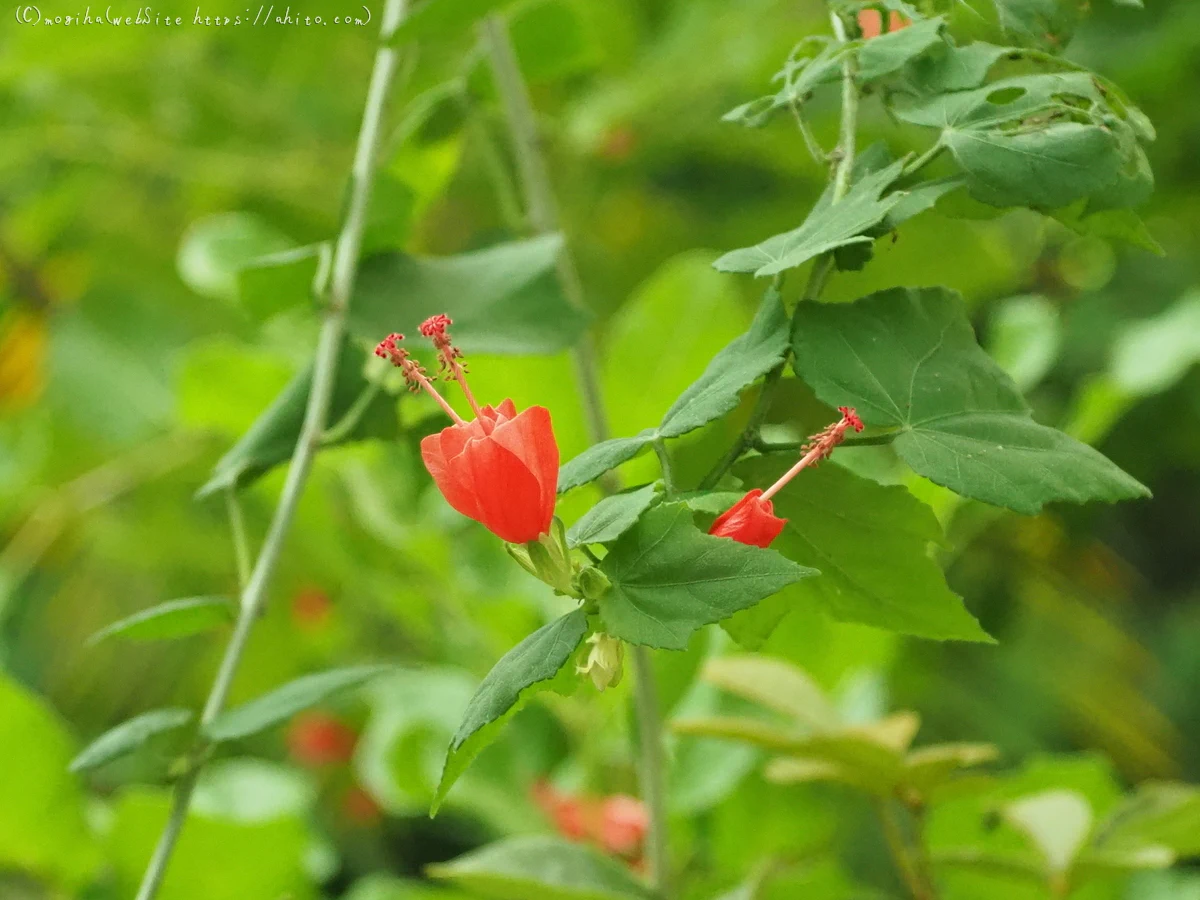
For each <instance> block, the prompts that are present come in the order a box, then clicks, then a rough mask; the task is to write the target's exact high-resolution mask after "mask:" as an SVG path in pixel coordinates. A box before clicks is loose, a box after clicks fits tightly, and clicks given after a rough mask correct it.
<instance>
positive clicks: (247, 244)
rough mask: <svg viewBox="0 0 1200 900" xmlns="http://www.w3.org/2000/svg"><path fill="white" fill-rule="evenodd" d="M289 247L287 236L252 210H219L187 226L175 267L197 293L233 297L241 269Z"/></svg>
mask: <svg viewBox="0 0 1200 900" xmlns="http://www.w3.org/2000/svg"><path fill="white" fill-rule="evenodd" d="M292 246H294V242H293V241H292V240H291V239H290V238H289V237H288V236H287V235H285V234H283V233H282V232H280V231H279V230H278V229H276V228H274V227H273V226H272V225H269V224H268V223H267V222H265V221H264V220H263V219H261V218H259V217H258V216H256V215H253V214H252V213H244V212H233V213H221V214H219V215H215V216H208V217H207V218H203V219H198V220H197V221H195V222H193V223H192V224H191V225H189V226H188V229H187V231H186V232H185V233H184V235H183V240H182V242H181V243H180V245H179V254H178V256H177V258H176V266H177V267H178V269H179V277H180V278H181V279H182V280H183V283H184V284H186V285H187V286H188V287H190V288H191V289H192V290H193V291H195V292H196V293H197V294H200V295H202V296H205V297H211V298H213V299H216V300H233V299H235V298H236V297H237V292H238V273H239V272H240V271H241V270H242V269H244V268H245V267H246V266H248V265H250V264H252V263H253V262H254V261H255V260H256V259H258V258H259V257H262V256H266V255H268V254H272V253H278V252H280V251H284V250H289V249H291V248H292Z"/></svg>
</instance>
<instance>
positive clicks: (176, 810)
mask: <svg viewBox="0 0 1200 900" xmlns="http://www.w3.org/2000/svg"><path fill="white" fill-rule="evenodd" d="M405 3H406V0H385V3H384V8H383V16H382V23H381V43H380V46H379V49H378V50H377V51H376V53H375V63H374V66H373V68H372V71H371V83H370V87H369V88H368V91H367V102H366V105H365V107H364V110H363V119H362V126H361V128H360V129H359V134H358V144H357V147H356V149H355V154H354V164H353V168H352V170H351V181H350V192H349V201H348V203H347V207H346V215H345V218H344V220H343V223H342V228H341V232H340V233H339V234H338V238H337V243H336V247H335V250H334V258H333V274H332V278H331V282H330V288H329V297H328V304H327V306H326V308H325V311H324V318H323V321H322V323H321V332H320V336H319V338H318V341H317V350H316V356H315V358H314V361H313V370H312V371H313V377H312V388H311V390H310V391H309V395H308V404H307V406H306V408H305V412H304V421H303V424H302V425H301V428H300V435H299V437H298V439H297V441H296V447H295V451H294V452H293V454H292V460H291V463H290V464H289V465H288V470H287V477H286V479H285V481H284V486H283V491H282V493H281V495H280V498H279V505H278V506H277V507H276V509H275V515H274V517H273V518H272V520H271V524H270V526H269V528H268V529H267V535H266V538H265V540H264V541H263V545H262V549H261V550H260V551H259V554H258V559H257V560H256V561H255V564H254V567H253V569H252V570H251V572H250V578H249V581H248V582H247V583H246V586H245V588H244V589H243V590H242V596H241V608H240V611H239V613H238V619H237V622H236V623H235V625H234V629H233V634H232V636H231V637H230V639H229V644H228V645H227V646H226V648H225V655H224V657H223V658H222V659H221V664H220V667H219V669H218V670H217V675H216V678H215V679H214V681H213V685H212V689H211V690H210V692H209V695H208V700H207V701H206V703H205V704H204V711H203V712H202V713H201V716H200V728H201V733H203V730H204V728H205V727H206V726H208V725H210V724H211V723H212V722H213V720H214V719H216V718H217V716H219V715H220V714H221V711H222V710H223V709H224V708H225V702H226V700H227V699H228V697H229V691H230V688H231V687H232V686H233V679H234V676H235V675H236V674H237V670H238V668H239V666H240V664H241V660H242V655H243V653H244V652H245V650H246V645H247V643H248V642H249V639H250V632H251V630H252V628H253V626H254V623H255V621H257V619H258V617H259V615H260V614H261V612H262V610H263V607H264V605H265V603H266V599H267V591H268V587H269V586H270V583H271V579H272V577H273V576H274V574H275V568H276V566H277V565H278V563H279V558H280V555H281V554H282V552H283V544H284V539H285V538H286V537H287V533H288V531H289V530H290V529H291V524H292V519H293V517H294V516H295V513H296V507H297V505H298V503H299V501H300V495H301V493H302V492H303V490H304V485H305V483H306V482H307V480H308V473H309V471H310V469H311V467H312V463H313V458H314V457H315V456H316V453H317V450H318V449H319V447H320V446H321V436H322V434H323V433H324V431H325V423H326V419H327V418H328V416H329V407H330V403H331V400H332V398H333V387H334V380H335V376H336V373H337V362H338V355H339V353H340V351H341V347H342V343H343V341H344V333H345V324H346V311H347V308H348V306H349V304H350V297H351V295H352V293H353V291H354V280H355V274H356V272H357V267H358V256H359V251H360V249H361V246H362V235H363V230H364V227H365V225H366V218H367V205H368V202H369V199H370V195H371V188H372V184H373V182H374V174H375V157H376V153H377V148H378V146H379V138H380V123H381V121H382V119H383V109H384V106H385V104H386V101H387V97H388V93H389V91H390V89H391V85H392V80H393V77H394V75H395V72H396V65H397V61H398V59H399V54H398V53H397V51H396V50H395V49H394V48H393V47H391V46H390V44H389V41H390V38H391V37H392V35H393V34H394V33H395V31H396V28H397V27H399V25H400V22H401V21H402V20H403V18H404V12H405ZM197 749H198V750H201V749H203V748H202V747H198V748H197ZM198 759H203V757H202V756H200V757H198ZM200 765H201V763H200V762H197V763H196V764H195V766H194V768H192V770H191V771H190V772H188V773H187V774H186V775H184V776H183V777H182V778H181V779H180V780H179V781H178V782H176V785H175V791H174V797H173V799H172V806H171V812H170V815H169V817H168V819H167V824H166V827H165V828H164V830H163V833H162V836H161V837H160V838H159V841H158V844H157V845H156V846H155V849H154V854H153V856H152V857H151V860H150V864H149V865H148V866H147V868H146V872H145V875H144V876H143V877H142V883H141V885H140V887H139V888H138V892H137V897H136V900H152V898H154V897H155V896H156V895H157V894H158V890H159V887H160V886H161V885H162V881H163V878H164V877H165V876H166V872H167V865H168V863H169V862H170V859H171V855H172V853H173V851H174V849H175V845H176V842H177V841H178V839H179V835H180V833H181V832H182V830H183V826H184V823H185V822H186V820H187V814H188V808H189V806H190V804H191V797H192V792H193V790H194V788H195V785H196V781H197V779H198V777H199V769H200Z"/></svg>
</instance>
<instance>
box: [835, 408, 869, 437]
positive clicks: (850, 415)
mask: <svg viewBox="0 0 1200 900" xmlns="http://www.w3.org/2000/svg"><path fill="white" fill-rule="evenodd" d="M838 412H840V413H841V414H842V419H843V420H844V421H845V422H846V424H847V425H849V426H850V427H851V428H853V429H854V430H855V431H862V430H863V428H865V427H866V426H865V425H863V420H862V419H860V418H859V417H858V413H857V412H856V411H855V409H854V407H853V406H839V407H838Z"/></svg>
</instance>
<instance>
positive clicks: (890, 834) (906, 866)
mask: <svg viewBox="0 0 1200 900" xmlns="http://www.w3.org/2000/svg"><path fill="white" fill-rule="evenodd" d="M878 810H879V818H880V820H881V821H882V823H883V836H884V839H885V840H886V841H887V845H888V850H889V852H890V853H891V855H892V860H893V861H894V862H895V863H896V868H897V869H898V870H899V872H900V877H901V878H902V879H903V880H904V884H905V887H907V888H908V892H909V893H910V894H911V895H912V898H913V900H937V894H936V893H935V892H934V889H933V885H931V884H930V883H929V882H928V881H927V880H926V879H925V876H924V875H923V873H922V871H921V864H920V860H919V857H918V856H917V855H916V854H914V853H913V850H912V848H911V847H910V846H909V842H908V839H907V838H906V837H905V835H904V830H903V828H902V827H901V824H900V821H899V820H898V819H897V818H896V811H895V807H894V806H893V805H892V801H891V800H889V799H884V800H881V801H880V802H879V804H878Z"/></svg>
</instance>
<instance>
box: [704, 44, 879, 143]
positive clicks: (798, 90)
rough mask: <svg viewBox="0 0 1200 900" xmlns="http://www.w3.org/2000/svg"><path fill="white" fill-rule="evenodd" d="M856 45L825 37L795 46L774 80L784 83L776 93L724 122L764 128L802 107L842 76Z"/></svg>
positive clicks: (744, 106) (731, 114) (733, 113)
mask: <svg viewBox="0 0 1200 900" xmlns="http://www.w3.org/2000/svg"><path fill="white" fill-rule="evenodd" d="M856 46H858V45H857V44H854V45H850V44H839V43H838V42H837V41H834V40H831V39H830V38H828V37H824V36H816V35H814V36H811V37H807V38H805V39H804V40H802V41H801V42H800V43H799V44H797V45H796V48H795V49H794V50H793V51H792V53H791V55H790V56H789V57H788V59H787V62H785V63H784V66H783V69H781V70H780V71H779V72H778V73H777V74H776V75H775V78H774V79H773V80H775V81H781V82H783V87H782V88H781V89H780V90H779V91H778V92H776V93H774V94H769V95H767V96H766V97H759V98H758V99H757V100H751V101H750V102H749V103H743V104H741V105H740V106H738V107H736V108H735V109H731V110H730V111H729V112H727V113H726V114H725V115H724V116H722V117H721V121H722V122H736V123H738V124H741V125H745V126H746V127H747V128H761V127H762V126H763V125H765V124H766V123H767V122H768V121H770V120H771V119H772V118H773V117H774V115H775V113H777V112H779V111H780V110H781V109H787V108H789V107H794V108H797V109H798V108H799V107H801V106H803V105H804V104H805V103H806V102H807V101H808V99H809V98H810V97H811V96H812V93H813V91H814V90H816V89H817V88H818V87H820V86H821V85H822V84H829V83H831V82H834V81H836V80H837V79H838V78H839V77H840V76H841V69H842V57H843V56H845V55H846V54H847V53H850V52H853V50H854V47H856Z"/></svg>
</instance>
